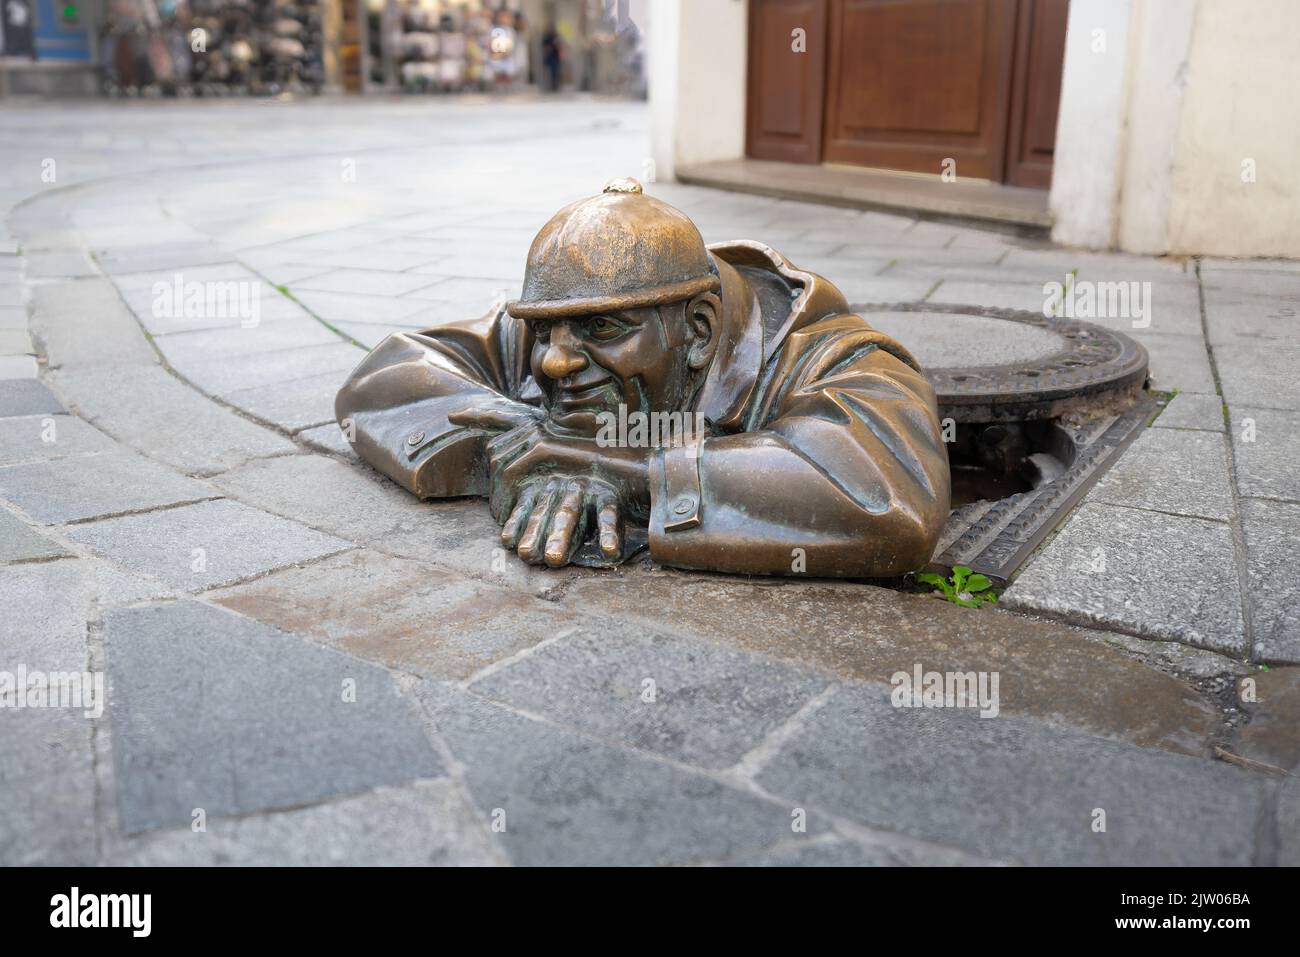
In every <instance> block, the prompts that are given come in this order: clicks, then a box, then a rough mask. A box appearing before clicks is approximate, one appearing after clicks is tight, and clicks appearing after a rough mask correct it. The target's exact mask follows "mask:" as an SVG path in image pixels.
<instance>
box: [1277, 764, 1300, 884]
mask: <svg viewBox="0 0 1300 957" xmlns="http://www.w3.org/2000/svg"><path fill="white" fill-rule="evenodd" d="M1277 830H1278V855H1277V863H1278V865H1279V866H1281V867H1300V781H1296V780H1291V781H1287V782H1285V783H1284V784H1282V785H1281V786H1280V788H1279V789H1278V799H1277Z"/></svg>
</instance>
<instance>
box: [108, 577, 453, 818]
mask: <svg viewBox="0 0 1300 957" xmlns="http://www.w3.org/2000/svg"><path fill="white" fill-rule="evenodd" d="M104 643H105V648H106V653H107V658H108V667H109V673H110V680H111V682H112V705H111V712H112V722H113V758H114V764H115V770H116V780H117V787H118V794H117V806H118V813H119V815H120V817H121V824H122V828H123V830H125V831H126V832H128V833H134V832H138V831H143V830H147V829H150V828H156V827H164V826H168V825H179V824H189V823H190V822H191V819H192V818H191V815H192V813H193V811H194V810H195V809H196V808H202V809H203V810H204V812H205V813H206V815H207V816H208V817H209V818H216V817H222V816H225V815H231V814H246V813H249V812H252V811H261V810H267V809H270V808H277V807H293V806H296V805H300V804H307V803H313V802H316V801H321V800H324V799H326V798H330V797H335V796H339V795H347V794H356V793H359V792H362V791H367V790H370V789H372V788H374V787H377V786H379V785H399V784H406V783H409V782H411V781H415V780H418V779H420V778H430V777H438V776H441V775H442V774H443V768H442V764H441V762H440V761H439V759H438V757H437V755H436V754H435V753H434V751H433V748H432V746H431V745H430V743H429V741H428V740H427V738H426V737H425V736H424V734H423V733H422V731H421V729H420V725H419V722H418V720H417V718H416V715H415V713H414V711H413V709H412V708H411V707H410V705H409V704H407V703H406V702H405V701H404V700H403V699H402V698H401V696H400V695H399V694H398V692H397V690H396V688H395V687H394V686H393V683H392V679H391V677H390V676H389V675H388V673H387V672H385V671H383V670H382V669H380V668H376V667H375V666H373V665H369V664H366V663H364V662H361V661H357V660H356V659H354V658H349V657H346V656H344V655H340V654H338V653H337V652H333V651H330V650H327V649H322V648H317V647H314V646H312V645H309V644H307V643H306V642H304V641H302V640H300V639H298V638H295V637H294V636H292V635H287V634H284V633H282V632H277V631H276V630H274V629H272V628H269V627H267V626H265V625H262V624H259V623H257V622H254V621H250V620H248V619H246V618H241V617H239V616H237V615H234V614H231V613H230V612H227V611H223V610H221V609H217V608H213V607H211V606H207V605H201V604H198V603H195V602H175V603H171V604H166V605H156V606H144V607H139V608H129V609H117V610H114V611H112V612H110V613H109V614H108V615H107V616H106V617H105V621H104Z"/></svg>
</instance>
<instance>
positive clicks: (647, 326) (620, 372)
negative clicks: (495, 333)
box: [528, 303, 692, 436]
mask: <svg viewBox="0 0 1300 957" xmlns="http://www.w3.org/2000/svg"><path fill="white" fill-rule="evenodd" d="M684 311H685V303H671V304H669V305H665V306H658V307H647V308H642V309H627V310H622V311H616V312H608V313H602V314H600V315H595V316H578V317H573V318H561V317H557V318H554V319H530V320H529V323H528V324H529V327H530V328H531V329H532V332H533V337H534V341H533V351H532V360H531V362H532V371H533V378H534V379H535V380H536V381H537V384H538V386H539V387H540V388H541V390H542V394H543V395H544V396H545V400H546V401H545V406H546V410H547V418H548V419H549V423H550V425H551V427H552V428H553V429H555V430H556V431H559V432H562V433H566V434H569V435H579V436H595V435H596V433H597V432H598V431H599V429H600V425H601V420H600V419H599V418H598V416H600V414H601V413H603V412H608V413H612V414H613V415H615V416H617V415H618V414H619V405H624V406H626V407H627V411H628V412H629V413H631V412H645V413H650V412H676V411H684V410H685V408H686V405H687V403H688V402H689V401H690V398H691V391H692V390H691V385H692V373H691V369H690V366H689V364H688V362H687V351H688V347H689V341H688V340H689V336H688V334H687V325H686V321H685V318H684Z"/></svg>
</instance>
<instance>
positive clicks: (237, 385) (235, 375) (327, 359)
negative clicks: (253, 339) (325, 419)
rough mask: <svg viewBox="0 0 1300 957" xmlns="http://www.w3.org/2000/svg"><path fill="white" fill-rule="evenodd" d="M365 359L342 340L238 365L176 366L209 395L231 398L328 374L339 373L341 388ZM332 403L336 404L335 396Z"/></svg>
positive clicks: (249, 358)
mask: <svg viewBox="0 0 1300 957" xmlns="http://www.w3.org/2000/svg"><path fill="white" fill-rule="evenodd" d="M363 358H365V353H364V352H362V350H361V349H359V348H357V347H356V346H354V345H352V344H351V343H348V342H343V341H341V340H340V341H338V342H335V343H329V344H326V345H315V346H305V347H302V348H294V349H279V350H276V351H275V352H264V353H261V354H260V355H249V356H243V357H241V358H240V360H239V361H238V362H231V361H230V360H228V359H210V360H209V359H201V358H200V359H195V360H194V361H191V362H188V363H186V364H184V365H180V366H176V369H177V371H178V372H179V373H180V374H181V375H182V376H184V377H185V378H186V379H188V380H189V381H190V382H192V383H194V385H195V386H197V387H198V388H199V389H200V390H202V391H203V392H206V393H207V394H208V395H218V396H228V395H232V394H234V393H236V392H239V391H241V390H252V389H257V388H260V387H262V386H273V385H274V386H283V385H286V384H288V383H293V382H297V381H299V380H301V379H307V378H311V377H316V376H321V375H324V374H326V373H337V374H338V382H339V385H342V384H343V380H344V379H346V378H347V373H348V372H350V371H351V370H352V369H353V368H354V367H355V366H356V365H357V363H358V362H360V361H361V360H362V359H363ZM335 391H337V389H336V390H335ZM330 400H331V402H332V401H333V397H332V396H331V397H330ZM320 421H321V420H319V419H318V420H317V421H316V422H313V423H312V424H313V425H318V424H320Z"/></svg>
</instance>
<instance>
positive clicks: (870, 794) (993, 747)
mask: <svg viewBox="0 0 1300 957" xmlns="http://www.w3.org/2000/svg"><path fill="white" fill-rule="evenodd" d="M890 692H891V689H890V687H889V686H888V685H879V686H875V687H869V686H856V687H845V688H841V689H839V690H838V691H837V692H836V693H835V694H834V695H833V696H832V697H831V699H830V700H829V701H828V702H826V704H825V705H823V706H822V707H821V708H819V709H818V710H816V711H814V712H813V713H812V714H811V715H809V716H808V717H807V718H806V720H805V721H804V724H803V727H802V728H801V729H800V730H799V731H798V732H797V733H796V734H795V735H794V736H793V738H792V739H791V740H790V741H789V742H788V743H787V744H786V746H785V747H784V748H783V749H782V750H781V753H780V754H779V755H778V756H777V757H776V758H775V759H774V760H773V762H772V763H771V764H770V765H768V766H767V767H766V768H764V769H763V770H762V771H761V772H760V773H759V774H758V777H757V781H758V783H759V784H760V785H761V786H762V787H763V788H764V789H765V790H767V791H768V792H769V793H771V794H774V795H780V796H781V797H782V798H785V799H787V800H790V801H808V802H809V803H810V804H811V805H812V806H814V807H818V808H823V809H825V810H826V811H828V812H830V813H832V814H836V815H844V816H847V817H850V818H852V819H854V820H855V821H859V822H861V823H863V824H866V825H869V826H883V825H885V824H886V822H888V825H889V826H892V827H897V828H899V829H901V830H902V831H904V832H905V833H907V834H911V835H913V836H917V837H921V838H929V839H932V840H940V841H944V842H952V843H957V844H959V845H960V846H962V847H965V848H968V849H970V850H972V851H973V852H975V853H977V854H982V855H984V856H1009V857H1011V858H1013V859H1015V860H1018V861H1021V862H1024V863H1028V864H1046V865H1055V864H1064V863H1071V864H1109V865H1128V866H1134V865H1142V866H1153V865H1154V866H1180V865H1189V864H1209V863H1214V864H1235V865H1246V864H1250V863H1251V862H1252V861H1253V859H1254V856H1255V828H1256V821H1257V819H1258V816H1259V809H1260V803H1261V801H1260V793H1259V788H1260V784H1259V782H1258V779H1256V778H1254V777H1253V776H1251V775H1249V774H1248V773H1246V772H1242V771H1239V770H1238V769H1236V768H1231V767H1228V766H1226V765H1210V766H1206V765H1204V764H1203V763H1201V762H1199V761H1197V760H1195V759H1193V758H1187V757H1183V756H1180V755H1164V754H1159V753H1155V752H1151V751H1144V750H1140V749H1137V748H1132V747H1129V746H1127V745H1123V744H1118V743H1115V742H1111V741H1103V740H1100V739H1097V738H1091V737H1088V736H1086V735H1081V734H1078V733H1075V732H1067V731H1060V730H1058V729H1054V728H1049V727H1047V726H1044V725H1041V724H1038V723H1036V722H1032V721H1028V720H1022V719H1016V718H1009V717H1000V718H995V719H991V720H985V719H982V718H980V717H979V716H978V713H977V712H972V711H963V710H959V709H934V710H927V709H910V708H894V707H893V706H892V705H891V703H890ZM919 795H925V800H918V796H919ZM1097 809H1100V810H1101V811H1103V812H1104V813H1105V827H1106V830H1105V832H1104V833H1098V832H1095V831H1094V830H1093V822H1094V821H1095V820H1097V817H1096V811H1097Z"/></svg>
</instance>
